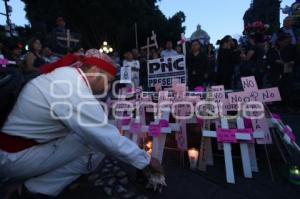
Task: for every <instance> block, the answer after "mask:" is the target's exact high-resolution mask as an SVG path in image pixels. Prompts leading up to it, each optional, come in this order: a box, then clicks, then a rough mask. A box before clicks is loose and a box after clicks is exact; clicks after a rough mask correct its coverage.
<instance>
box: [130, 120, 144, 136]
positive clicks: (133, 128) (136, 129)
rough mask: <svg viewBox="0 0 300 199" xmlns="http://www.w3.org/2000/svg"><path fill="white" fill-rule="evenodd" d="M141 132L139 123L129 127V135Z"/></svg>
mask: <svg viewBox="0 0 300 199" xmlns="http://www.w3.org/2000/svg"><path fill="white" fill-rule="evenodd" d="M141 131H142V125H141V123H137V122H134V123H132V124H131V125H130V129H129V132H130V133H134V134H138V133H141Z"/></svg>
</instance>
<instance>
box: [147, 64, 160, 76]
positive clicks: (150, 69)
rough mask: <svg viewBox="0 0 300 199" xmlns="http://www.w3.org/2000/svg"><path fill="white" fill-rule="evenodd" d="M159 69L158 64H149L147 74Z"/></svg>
mask: <svg viewBox="0 0 300 199" xmlns="http://www.w3.org/2000/svg"><path fill="white" fill-rule="evenodd" d="M159 69H160V63H150V64H149V73H150V74H152V73H154V72H155V71H158V70H159Z"/></svg>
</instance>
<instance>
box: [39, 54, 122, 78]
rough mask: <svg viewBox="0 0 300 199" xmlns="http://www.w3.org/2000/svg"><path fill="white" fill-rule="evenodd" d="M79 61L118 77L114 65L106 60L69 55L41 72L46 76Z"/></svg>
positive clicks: (42, 67)
mask: <svg viewBox="0 0 300 199" xmlns="http://www.w3.org/2000/svg"><path fill="white" fill-rule="evenodd" d="M77 61H80V62H81V63H83V64H88V65H95V66H97V67H98V68H100V69H102V70H104V71H105V72H107V73H109V74H111V75H112V76H116V74H117V69H116V67H115V66H114V65H113V64H112V63H110V62H108V61H106V60H104V59H99V58H95V57H81V56H76V55H73V54H68V55H66V56H64V57H63V58H61V59H59V60H58V61H56V62H54V63H52V64H45V65H43V66H41V68H40V71H41V72H42V73H44V74H46V73H50V72H52V71H54V70H55V69H57V68H60V67H64V66H70V65H71V64H74V63H75V62H77Z"/></svg>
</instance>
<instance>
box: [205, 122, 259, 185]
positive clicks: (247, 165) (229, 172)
mask: <svg viewBox="0 0 300 199" xmlns="http://www.w3.org/2000/svg"><path fill="white" fill-rule="evenodd" d="M221 126H222V128H223V129H229V124H228V120H227V119H226V118H222V119H221ZM237 127H238V129H242V128H243V127H244V122H243V120H242V119H241V118H238V119H237ZM202 134H203V137H211V138H216V137H217V132H216V131H207V130H204V131H203V133H202ZM235 136H236V138H237V139H238V140H241V141H250V140H251V136H249V135H248V134H243V133H236V135H235ZM262 136H263V132H254V133H253V138H255V139H258V138H261V137H262ZM223 145H224V158H225V167H226V179H227V182H228V183H233V184H234V183H235V177H234V170H233V162H232V153H231V144H230V143H224V144H223ZM240 149H241V154H242V163H243V169H244V176H245V177H246V178H252V173H251V172H252V171H257V165H256V164H257V163H256V157H255V151H253V150H254V148H252V147H251V148H250V149H249V148H248V145H247V144H244V143H241V147H240ZM253 156H254V157H253Z"/></svg>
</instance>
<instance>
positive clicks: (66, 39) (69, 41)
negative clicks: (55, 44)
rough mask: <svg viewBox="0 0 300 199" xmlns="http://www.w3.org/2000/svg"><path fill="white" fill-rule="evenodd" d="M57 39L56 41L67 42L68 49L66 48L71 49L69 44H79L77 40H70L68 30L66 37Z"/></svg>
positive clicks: (70, 36)
mask: <svg viewBox="0 0 300 199" xmlns="http://www.w3.org/2000/svg"><path fill="white" fill-rule="evenodd" d="M57 39H58V40H62V41H67V47H68V48H70V47H71V42H73V43H79V40H78V39H74V38H72V35H71V33H70V30H69V29H67V32H66V37H57Z"/></svg>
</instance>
